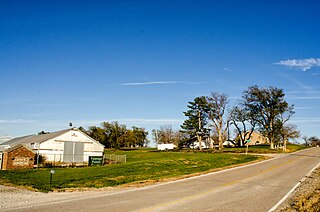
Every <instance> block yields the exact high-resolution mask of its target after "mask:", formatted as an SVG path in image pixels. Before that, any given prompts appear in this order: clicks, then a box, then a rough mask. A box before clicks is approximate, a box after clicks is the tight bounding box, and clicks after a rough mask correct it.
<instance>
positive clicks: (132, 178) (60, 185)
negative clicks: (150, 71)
mask: <svg viewBox="0 0 320 212" xmlns="http://www.w3.org/2000/svg"><path fill="white" fill-rule="evenodd" d="M110 153H113V154H126V155H127V163H126V164H112V165H106V166H99V167H84V168H56V169H55V174H54V175H53V180H52V187H51V189H55V190H65V189H67V188H88V187H89V188H90V187H91V188H101V187H107V186H118V185H123V184H128V183H143V182H146V181H148V182H150V181H154V182H155V181H160V180H163V179H168V178H177V177H181V176H184V175H189V174H193V173H198V172H207V171H209V170H213V169H217V168H221V167H226V166H232V165H236V164H240V163H246V162H250V161H254V160H256V159H258V158H259V157H258V156H253V155H248V156H246V155H243V154H228V153H225V154H218V153H203V152H155V151H150V150H134V151H117V152H112V151H106V154H110ZM50 170H51V169H38V170H36V169H34V170H14V171H0V183H1V184H6V183H9V184H14V185H19V186H24V187H29V188H33V189H36V190H39V191H49V190H50V187H49V182H50V181H49V180H50Z"/></svg>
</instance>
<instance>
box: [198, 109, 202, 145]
mask: <svg viewBox="0 0 320 212" xmlns="http://www.w3.org/2000/svg"><path fill="white" fill-rule="evenodd" d="M198 124H199V129H198V133H197V137H198V142H199V149H200V150H202V143H201V134H200V133H201V132H200V130H201V113H200V110H198Z"/></svg>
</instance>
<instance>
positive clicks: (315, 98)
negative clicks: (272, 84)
mask: <svg viewBox="0 0 320 212" xmlns="http://www.w3.org/2000/svg"><path fill="white" fill-rule="evenodd" d="M288 99H297V100H317V99H320V96H289V97H288Z"/></svg>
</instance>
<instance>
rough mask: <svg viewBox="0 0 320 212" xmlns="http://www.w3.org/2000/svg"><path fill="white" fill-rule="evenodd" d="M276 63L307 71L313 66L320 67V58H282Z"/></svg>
mask: <svg viewBox="0 0 320 212" xmlns="http://www.w3.org/2000/svg"><path fill="white" fill-rule="evenodd" d="M275 64H277V65H283V66H287V67H289V68H297V69H301V70H303V71H307V70H309V69H311V68H313V67H320V58H309V59H292V60H280V62H277V63H275Z"/></svg>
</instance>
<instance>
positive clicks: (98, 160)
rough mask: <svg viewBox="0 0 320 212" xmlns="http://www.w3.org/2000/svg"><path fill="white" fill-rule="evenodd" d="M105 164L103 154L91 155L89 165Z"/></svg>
mask: <svg viewBox="0 0 320 212" xmlns="http://www.w3.org/2000/svg"><path fill="white" fill-rule="evenodd" d="M101 165H103V156H89V166H101Z"/></svg>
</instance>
